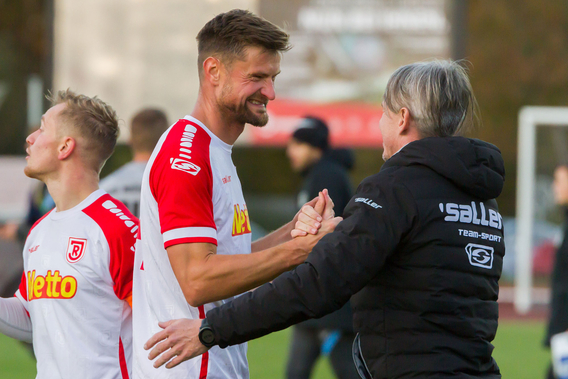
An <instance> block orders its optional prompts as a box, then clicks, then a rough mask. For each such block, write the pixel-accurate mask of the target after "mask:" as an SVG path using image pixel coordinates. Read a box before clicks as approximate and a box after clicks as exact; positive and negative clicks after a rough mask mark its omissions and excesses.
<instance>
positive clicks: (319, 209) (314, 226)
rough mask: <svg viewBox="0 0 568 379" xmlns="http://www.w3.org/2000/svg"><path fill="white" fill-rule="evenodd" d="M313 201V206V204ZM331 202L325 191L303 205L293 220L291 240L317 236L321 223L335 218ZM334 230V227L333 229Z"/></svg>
mask: <svg viewBox="0 0 568 379" xmlns="http://www.w3.org/2000/svg"><path fill="white" fill-rule="evenodd" d="M314 201H315V204H314ZM333 207H334V204H333V200H331V197H329V193H328V191H327V189H324V190H323V191H321V192H320V193H319V195H318V197H317V198H315V199H313V200H312V201H310V202H308V203H306V204H304V206H302V208H301V209H300V211H299V212H298V213H297V214H296V217H295V218H294V219H295V220H296V223H295V224H294V228H295V229H294V230H292V232H291V233H290V234H291V235H292V237H293V238H296V237H301V236H306V235H308V234H317V233H318V230H319V228H321V225H322V224H321V222H322V221H324V220H329V219H332V218H333V217H334V216H335V212H334V211H333ZM334 229H335V227H334Z"/></svg>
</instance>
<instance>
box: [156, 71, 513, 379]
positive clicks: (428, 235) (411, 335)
mask: <svg viewBox="0 0 568 379" xmlns="http://www.w3.org/2000/svg"><path fill="white" fill-rule="evenodd" d="M475 104H476V101H475V96H474V94H473V90H472V88H471V84H470V82H469V78H468V75H467V72H466V71H465V69H464V68H463V67H461V66H460V65H459V63H457V62H452V61H431V62H419V63H414V64H410V65H406V66H403V67H400V68H399V69H397V70H396V71H395V72H394V73H393V74H392V76H391V77H390V79H389V81H388V83H387V88H386V90H385V94H384V98H383V109H384V113H383V116H382V117H381V120H380V122H379V128H380V131H381V135H382V137H383V147H384V150H383V159H384V160H385V163H384V164H383V166H382V167H381V169H380V171H379V173H378V174H376V175H373V176H370V177H368V178H366V179H365V180H363V182H361V184H360V185H359V187H358V188H357V190H356V193H355V196H354V197H353V198H352V199H351V201H350V202H349V204H348V205H347V207H346V208H345V211H344V213H343V216H344V217H345V219H344V220H343V221H341V222H340V223H339V225H338V226H337V228H336V229H335V231H334V232H332V233H330V234H328V235H326V236H325V237H323V238H322V239H321V240H320V241H319V242H318V244H317V245H316V246H315V247H314V248H313V250H312V252H311V253H310V255H309V256H308V258H307V259H306V262H305V263H303V264H301V265H299V266H298V267H296V268H295V269H294V270H292V271H289V272H286V273H284V274H282V275H280V276H279V277H277V278H276V279H274V280H273V281H272V282H271V283H267V284H265V285H262V286H260V287H259V288H257V289H256V290H255V291H252V292H249V293H245V294H243V295H242V296H240V297H238V298H236V299H234V300H233V301H232V302H230V303H227V304H223V305H221V306H219V307H217V308H214V309H211V310H210V311H209V312H208V313H207V315H206V317H205V319H204V320H187V319H181V320H175V321H173V322H171V323H169V324H168V325H167V327H166V328H165V329H164V330H163V331H160V332H158V333H156V335H154V336H153V337H152V338H151V339H150V340H149V341H148V342H147V344H146V347H147V348H148V349H152V350H151V352H150V358H152V359H153V358H156V357H157V359H156V364H158V365H159V364H164V363H166V362H167V364H168V366H169V367H172V366H175V365H176V364H178V363H179V362H183V361H184V360H186V359H191V358H192V357H194V356H197V355H199V354H202V353H204V352H206V351H207V350H208V349H209V348H211V347H213V346H214V347H216V348H218V347H221V348H225V347H228V346H231V345H233V344H239V343H242V342H244V341H248V340H251V339H253V338H258V337H261V336H263V335H266V334H268V333H271V332H274V331H277V330H281V329H283V328H286V327H288V326H290V325H293V324H296V323H298V322H301V321H304V320H307V319H309V318H318V317H322V316H324V315H326V314H328V313H331V312H333V311H335V310H337V309H339V308H341V307H342V306H343V305H344V304H345V303H346V302H347V301H349V299H350V298H351V296H353V297H352V298H351V306H352V307H353V321H354V328H355V331H356V332H357V333H358V334H357V337H356V339H355V341H354V343H353V358H354V360H355V363H356V367H357V370H358V372H359V375H360V376H361V377H362V378H367V379H368V378H374V379H385V378H398V379H410V378H462V379H463V378H485V379H499V378H501V374H500V371H499V367H498V365H497V363H496V362H495V360H494V359H493V357H492V352H493V345H492V343H491V342H492V341H493V339H494V338H495V334H496V332H497V325H498V315H499V307H498V304H497V297H498V293H499V278H500V276H501V270H502V266H503V256H504V254H505V245H504V241H503V222H502V217H501V215H500V214H499V212H498V207H497V201H496V200H495V198H496V197H497V196H499V194H500V193H501V191H502V189H503V184H504V176H505V168H504V162H503V158H502V156H501V153H500V151H499V149H498V148H497V147H495V146H494V145H491V144H489V143H486V142H483V141H480V140H476V139H470V138H465V137H461V136H460V135H461V134H463V133H464V132H465V131H466V130H467V128H468V126H470V125H472V123H473V119H474V118H473V113H474V109H475ZM296 226H297V228H304V227H303V226H302V224H301V223H299V224H297V225H296ZM310 228H313V225H310V224H306V225H305V229H303V230H304V231H307V230H309V229H310ZM301 238H304V237H298V238H297V239H301ZM170 360H171V361H170Z"/></svg>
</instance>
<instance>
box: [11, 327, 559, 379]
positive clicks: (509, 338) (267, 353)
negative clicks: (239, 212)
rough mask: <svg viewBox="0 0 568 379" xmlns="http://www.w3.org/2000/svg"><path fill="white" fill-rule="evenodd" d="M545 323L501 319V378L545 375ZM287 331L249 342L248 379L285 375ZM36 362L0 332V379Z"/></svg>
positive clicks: (317, 378) (317, 376) (322, 367)
mask: <svg viewBox="0 0 568 379" xmlns="http://www.w3.org/2000/svg"><path fill="white" fill-rule="evenodd" d="M543 335H544V324H543V323H541V322H519V321H502V322H501V323H500V325H499V331H498V332H497V338H496V339H495V341H494V345H495V352H494V357H495V359H496V360H497V363H498V364H499V366H500V367H501V373H502V374H503V378H504V379H539V378H543V377H544V372H545V370H546V367H547V365H548V360H549V355H548V352H547V351H546V350H544V349H543V348H542V344H541V341H542V337H543ZM288 338H289V333H288V331H286V330H285V331H282V332H279V333H274V334H271V335H269V336H266V337H264V338H261V339H259V340H256V341H252V342H251V343H249V363H250V372H251V378H253V379H256V378H261V379H279V378H284V363H285V359H286V354H287V351H288ZM34 377H35V362H34V361H33V360H32V359H31V358H30V355H29V353H28V352H27V351H26V350H25V349H24V347H22V346H21V345H20V344H19V343H18V342H16V341H13V340H11V339H10V338H7V337H4V336H1V335H0V379H32V378H34ZM328 378H334V376H333V374H332V371H331V368H330V365H329V363H328V361H327V359H320V361H319V362H318V365H317V366H316V369H315V372H314V376H313V379H328Z"/></svg>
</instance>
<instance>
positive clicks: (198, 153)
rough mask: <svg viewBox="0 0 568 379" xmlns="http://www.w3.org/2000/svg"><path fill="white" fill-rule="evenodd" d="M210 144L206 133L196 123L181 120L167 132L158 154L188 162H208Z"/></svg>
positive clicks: (209, 137)
mask: <svg viewBox="0 0 568 379" xmlns="http://www.w3.org/2000/svg"><path fill="white" fill-rule="evenodd" d="M210 144H211V136H210V135H209V133H208V132H207V131H205V130H204V129H203V128H202V127H201V126H200V125H199V124H198V123H195V122H193V121H190V120H186V119H183V118H182V119H180V120H178V121H177V122H176V123H175V124H174V125H173V126H172V128H171V129H170V131H169V132H168V135H167V136H166V139H165V140H164V143H163V145H162V148H161V151H160V152H167V153H169V154H170V155H172V157H174V156H177V157H180V158H184V159H188V160H193V159H199V160H204V159H205V160H209V148H210Z"/></svg>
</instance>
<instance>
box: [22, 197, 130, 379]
mask: <svg viewBox="0 0 568 379" xmlns="http://www.w3.org/2000/svg"><path fill="white" fill-rule="evenodd" d="M137 229H138V220H137V219H136V218H135V217H134V216H133V215H132V214H131V213H130V212H129V211H128V209H127V208H126V207H125V206H124V205H123V204H122V203H120V202H119V201H117V200H115V199H113V198H112V197H111V196H109V195H108V194H107V193H105V192H104V191H103V190H100V189H99V190H97V191H95V192H93V193H92V194H91V195H89V196H88V197H87V198H86V199H85V200H83V201H82V202H81V203H80V204H78V205H77V206H75V207H73V208H71V209H68V210H66V211H61V212H57V211H56V209H54V210H52V211H51V212H49V213H47V214H46V215H45V216H44V217H43V218H41V219H40V220H39V221H38V222H37V223H36V224H35V225H34V227H33V228H32V229H31V230H30V234H29V235H28V238H27V239H26V243H25V246H24V274H23V276H22V282H21V283H20V288H19V289H18V291H17V292H16V297H17V298H18V299H20V301H21V302H22V303H23V305H24V307H25V308H26V310H27V312H28V314H29V316H30V318H31V321H32V331H33V346H34V353H35V356H36V358H37V378H38V379H44V378H53V379H56V378H57V379H76V378H92V379H103V378H104V379H118V378H121V379H124V378H129V372H131V349H132V347H131V344H132V318H131V314H132V311H131V306H130V304H128V301H129V300H130V297H131V292H132V265H133V263H134V244H135V242H136V238H135V235H136V233H137Z"/></svg>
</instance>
